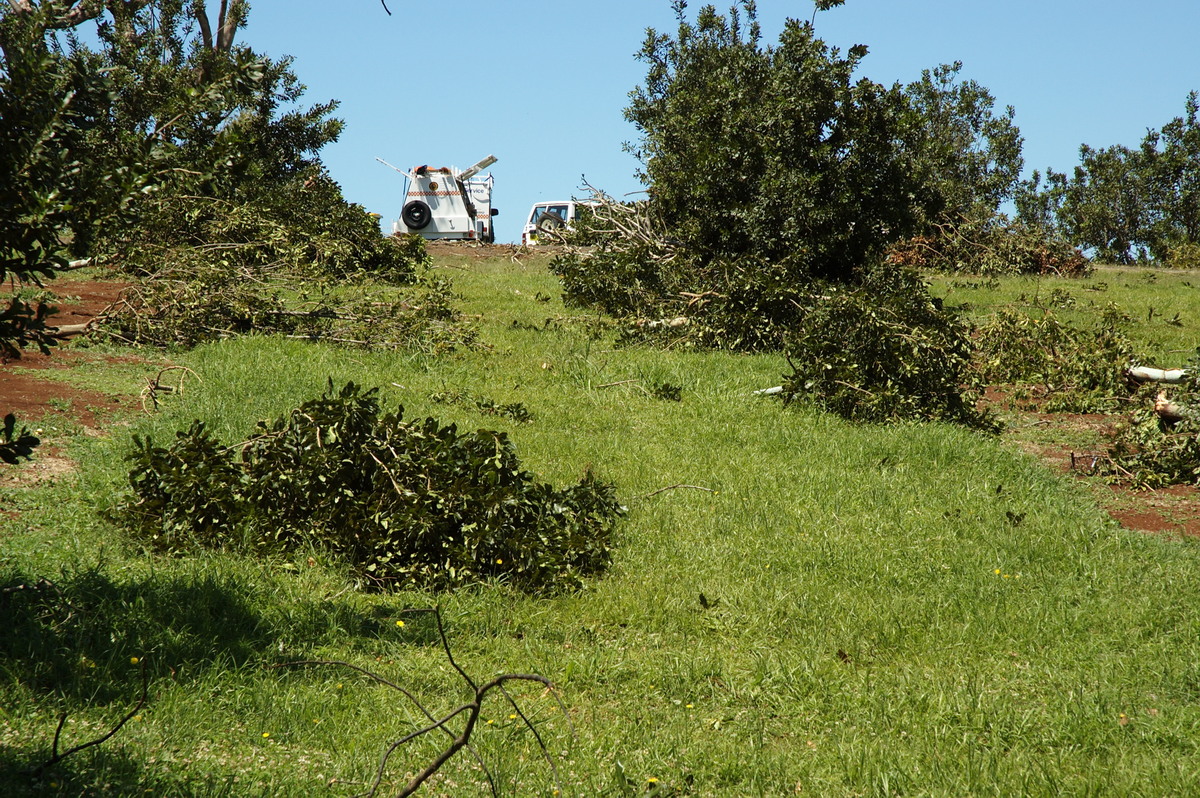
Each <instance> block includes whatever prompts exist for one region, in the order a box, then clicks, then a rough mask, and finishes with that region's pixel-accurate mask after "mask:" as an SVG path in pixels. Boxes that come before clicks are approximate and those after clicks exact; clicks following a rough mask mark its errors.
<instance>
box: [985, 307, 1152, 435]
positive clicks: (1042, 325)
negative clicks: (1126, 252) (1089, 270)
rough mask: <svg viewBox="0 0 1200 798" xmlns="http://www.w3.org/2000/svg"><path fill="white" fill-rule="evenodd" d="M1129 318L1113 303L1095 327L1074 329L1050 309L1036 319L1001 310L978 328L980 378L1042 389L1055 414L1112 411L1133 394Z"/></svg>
mask: <svg viewBox="0 0 1200 798" xmlns="http://www.w3.org/2000/svg"><path fill="white" fill-rule="evenodd" d="M1128 320H1129V319H1128V317H1126V316H1125V315H1124V314H1123V313H1122V312H1121V311H1120V310H1119V309H1117V308H1116V307H1115V306H1112V305H1109V306H1108V307H1105V308H1104V309H1103V310H1101V312H1100V313H1099V314H1097V316H1096V319H1095V322H1094V323H1093V325H1092V326H1091V327H1090V328H1078V327H1073V326H1071V325H1070V324H1067V323H1065V322H1063V321H1062V320H1060V319H1059V318H1058V317H1057V316H1056V315H1055V314H1054V313H1053V311H1051V310H1050V309H1046V310H1044V311H1043V312H1041V313H1040V314H1033V315H1031V314H1027V313H1022V312H1019V311H1015V310H1003V309H1002V310H1000V311H998V312H997V313H996V314H995V315H994V316H993V317H992V318H991V319H990V320H989V321H988V322H987V323H986V324H983V325H982V326H981V327H980V328H979V331H978V336H977V338H976V346H977V348H978V351H979V355H978V368H979V371H980V375H981V377H982V379H984V380H986V381H987V382H989V383H992V384H996V383H1020V384H1025V385H1035V386H1038V387H1039V388H1040V389H1041V391H1042V393H1043V396H1044V398H1045V399H1046V409H1047V410H1050V411H1063V412H1091V411H1096V410H1102V409H1111V406H1112V404H1113V401H1114V399H1115V398H1116V397H1122V396H1125V395H1127V394H1128V392H1129V389H1128V386H1127V384H1126V380H1125V371H1126V369H1128V367H1129V366H1130V365H1132V362H1133V360H1134V352H1133V345H1132V344H1131V343H1130V341H1129V339H1128V337H1126V335H1125V333H1124V330H1123V329H1122V328H1123V327H1124V325H1125V323H1126V322H1128Z"/></svg>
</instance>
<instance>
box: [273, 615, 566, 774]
mask: <svg viewBox="0 0 1200 798" xmlns="http://www.w3.org/2000/svg"><path fill="white" fill-rule="evenodd" d="M404 612H405V613H406V614H418V613H429V614H432V615H433V617H434V619H435V621H436V623H437V629H438V636H439V638H440V639H441V643H442V650H443V651H444V652H445V653H446V659H447V660H448V661H449V663H450V666H451V667H452V668H453V669H454V670H455V671H456V672H457V673H458V675H459V676H460V677H462V679H463V681H464V682H466V684H467V686H468V687H470V689H471V691H472V692H473V696H472V699H471V700H470V701H468V702H466V703H464V704H461V705H459V706H457V707H455V708H454V709H453V710H451V711H450V712H448V713H446V714H444V715H443V716H441V717H440V718H439V717H435V716H434V715H433V713H431V712H430V711H429V710H428V709H426V708H425V706H424V705H422V704H421V702H420V701H419V700H418V699H417V697H416V696H414V695H413V694H412V693H411V692H410V691H408V690H406V689H405V688H403V687H401V686H400V685H398V684H396V683H394V682H392V681H390V680H388V679H385V678H384V677H382V676H380V675H379V674H377V673H374V672H372V671H369V670H367V669H365V668H361V667H359V666H357V665H352V664H350V663H348V662H341V661H338V660H300V661H296V662H284V663H280V664H277V665H271V666H268V667H270V668H286V667H300V666H313V665H336V666H341V667H346V668H350V669H351V670H354V671H357V672H359V673H361V674H363V675H365V676H367V677H368V678H370V679H373V680H374V681H376V682H378V683H380V684H382V685H385V686H387V687H391V688H392V689H394V690H396V691H398V692H399V693H401V694H402V695H403V696H405V697H406V698H407V699H408V700H409V701H411V702H412V703H413V705H414V706H416V707H417V709H419V710H420V711H421V714H423V715H424V716H425V717H426V719H427V720H428V721H429V723H428V724H426V725H425V726H422V727H421V728H419V729H416V730H414V731H412V732H409V733H408V734H406V735H404V736H403V737H401V738H400V739H398V740H396V741H395V742H393V743H392V744H391V745H389V746H388V747H387V749H386V750H385V751H384V753H383V756H382V757H381V758H380V762H379V767H378V768H377V770H376V774H375V780H374V781H373V782H372V784H371V788H370V789H369V790H368V791H367V792H365V793H360V794H359V795H358V796H355V798H374V796H375V795H376V793H378V792H379V788H380V785H381V784H382V783H383V777H384V774H385V773H386V772H387V764H388V760H389V759H390V758H391V756H392V754H394V753H395V752H396V751H397V750H399V749H400V747H401V746H403V745H404V744H405V743H408V742H410V741H411V740H415V739H416V738H418V737H421V736H423V735H426V734H429V733H431V732H435V731H441V732H443V733H445V734H446V735H448V736H449V737H450V744H449V745H448V746H447V747H446V748H445V749H444V750H443V751H442V752H441V753H439V754H438V755H437V756H436V757H435V758H434V759H433V761H431V762H430V763H429V764H428V765H427V766H426V767H425V768H424V769H423V770H422V771H421V772H420V773H418V774H417V775H416V776H414V777H413V778H412V779H411V780H410V781H409V782H408V784H407V785H405V787H404V789H402V790H401V791H400V792H399V793H397V798H406V796H410V795H412V794H413V793H415V792H416V791H417V790H418V789H420V787H421V785H422V784H424V783H425V782H426V781H427V780H428V779H429V778H430V777H431V776H432V775H433V774H435V773H437V771H438V770H439V769H440V768H441V767H442V766H443V765H444V764H446V762H448V761H450V759H452V758H453V757H454V755H455V754H457V753H458V752H459V751H461V750H462V749H463V748H466V749H468V750H469V751H471V753H472V754H474V756H475V759H476V761H477V762H478V763H479V765H480V766H481V767H482V768H483V771H484V774H485V776H486V777H487V780H488V784H489V786H490V787H491V790H492V794H493V795H497V791H496V782H495V778H494V777H493V776H492V774H491V772H490V771H489V770H488V769H487V766H486V765H485V764H484V762H483V759H482V757H481V756H480V755H479V753H478V751H476V750H475V749H474V748H473V747H472V746H471V734H472V733H473V732H474V730H475V726H476V724H477V723H478V720H479V715H480V712H481V711H482V707H483V702H484V700H485V699H486V698H487V695H488V693H490V692H492V691H494V690H495V691H499V692H500V693H501V694H502V695H503V696H504V697H505V698H506V699H507V700H508V702H509V703H510V704H511V705H512V706H513V710H514V713H515V714H516V715H517V716H518V717H520V718H521V720H522V722H523V723H524V724H525V726H526V728H528V729H529V730H530V731H531V732H533V736H534V739H535V740H536V741H537V744H538V747H539V748H540V749H541V751H542V757H543V758H544V759H545V760H546V762H547V763H548V764H549V765H550V770H551V772H552V773H553V774H554V781H555V786H556V787H557V790H556V794H562V784H561V778H560V776H559V772H558V766H557V765H556V764H555V762H554V758H553V757H552V756H551V755H550V749H549V748H548V747H547V745H546V743H545V741H544V740H542V737H541V735H540V734H538V731H537V728H536V727H535V726H534V723H533V721H531V720H530V719H529V717H528V716H527V715H526V714H525V713H524V711H522V710H521V708H520V706H519V704H518V703H517V701H516V700H515V699H514V698H513V697H512V695H511V694H510V693H509V692H508V691H507V690H506V689H505V685H506V684H507V683H508V682H513V681H526V682H536V683H538V684H541V685H543V686H545V688H546V691H547V692H548V693H549V694H550V695H552V696H554V698H555V700H556V701H557V703H558V706H559V709H560V710H561V711H562V713H563V717H565V718H566V719H567V723H568V725H569V724H570V715H569V714H568V713H567V710H566V707H565V706H564V705H563V703H562V700H561V699H560V698H559V697H558V694H557V692H555V691H554V684H553V683H552V682H551V681H550V680H549V679H547V678H546V677H544V676H540V675H538V674H534V673H507V674H502V675H500V676H496V677H494V678H492V679H491V680H490V681H488V682H486V683H484V684H482V685H479V684H477V683H476V682H475V680H474V679H472V678H471V676H470V674H468V673H467V672H466V671H465V670H464V669H463V668H462V667H461V666H460V665H459V664H458V663H457V662H456V661H455V659H454V653H453V652H452V651H451V649H450V643H449V640H448V638H447V637H446V629H445V627H444V626H443V624H442V614H441V610H440V608H438V607H432V608H430V609H409V610H405V611H404ZM464 715H465V720H464V722H463V727H462V729H461V731H460V732H459V733H458V734H457V735H456V734H455V733H454V732H452V731H451V730H450V729H449V728H447V726H448V724H450V723H452V722H453V721H455V720H456V719H458V718H460V717H461V716H464ZM573 733H574V729H572V734H573Z"/></svg>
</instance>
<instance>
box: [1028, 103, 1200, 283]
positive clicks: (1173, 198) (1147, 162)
mask: <svg viewBox="0 0 1200 798" xmlns="http://www.w3.org/2000/svg"><path fill="white" fill-rule="evenodd" d="M1198 111H1200V100H1198V97H1197V93H1196V92H1194V91H1193V92H1191V93H1190V94H1189V95H1188V97H1187V101H1186V103H1185V105H1184V113H1183V115H1182V116H1177V117H1175V118H1174V119H1172V120H1171V121H1170V122H1168V123H1167V124H1165V125H1163V126H1162V129H1161V130H1154V129H1150V130H1149V131H1148V132H1147V133H1146V136H1145V138H1143V139H1142V143H1141V145H1140V146H1139V147H1137V148H1136V149H1131V148H1129V147H1125V146H1123V145H1113V146H1111V147H1104V148H1102V149H1094V148H1092V147H1090V146H1088V145H1087V144H1084V145H1082V146H1081V147H1080V148H1079V157H1080V163H1079V165H1078V166H1076V167H1075V169H1074V171H1073V172H1072V173H1071V174H1070V175H1068V174H1066V173H1062V172H1055V171H1054V170H1053V169H1047V170H1046V173H1045V175H1042V174H1041V173H1039V172H1034V173H1033V177H1032V178H1031V179H1030V180H1028V181H1026V182H1025V183H1023V184H1022V185H1021V187H1020V188H1019V189H1018V191H1017V193H1016V196H1015V201H1016V205H1017V209H1018V212H1019V214H1020V216H1021V218H1022V219H1025V220H1027V221H1028V222H1030V223H1031V224H1036V225H1040V226H1042V227H1045V228H1051V229H1056V230H1058V231H1060V232H1061V233H1062V234H1063V235H1065V236H1066V237H1067V238H1068V239H1069V240H1070V241H1072V242H1073V243H1075V244H1076V245H1077V246H1080V247H1084V248H1086V249H1088V250H1091V252H1092V253H1093V254H1094V256H1095V258H1097V259H1098V260H1104V261H1110V262H1115V263H1134V262H1144V261H1148V260H1154V261H1156V262H1159V263H1162V264H1165V265H1170V266H1180V267H1192V268H1195V267H1200V123H1198V122H1197V112H1198Z"/></svg>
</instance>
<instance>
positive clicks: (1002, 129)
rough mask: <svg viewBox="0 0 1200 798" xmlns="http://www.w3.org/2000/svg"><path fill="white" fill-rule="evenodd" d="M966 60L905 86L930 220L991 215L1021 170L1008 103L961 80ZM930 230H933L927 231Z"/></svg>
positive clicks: (1017, 138) (928, 72)
mask: <svg viewBox="0 0 1200 798" xmlns="http://www.w3.org/2000/svg"><path fill="white" fill-rule="evenodd" d="M961 70H962V62H961V61H956V62H955V63H953V64H943V65H941V66H939V67H937V68H936V69H933V70H928V69H927V70H925V71H923V72H922V73H921V79H920V80H918V81H914V82H913V83H910V84H908V86H906V87H905V96H906V97H907V99H908V103H909V107H910V109H911V111H910V113H911V121H910V125H911V126H912V128H913V131H914V132H913V134H912V135H913V138H914V144H913V145H912V146H913V149H914V151H915V158H914V161H915V164H914V165H915V168H916V169H917V170H918V171H919V172H920V173H921V175H922V182H923V183H924V184H925V188H926V191H927V192H928V199H927V205H926V207H925V208H924V214H925V217H926V220H927V222H940V221H945V220H951V219H956V218H962V217H969V216H984V217H991V216H992V215H994V214H995V213H996V211H997V210H998V209H999V207H1000V204H1001V203H1002V202H1004V201H1005V200H1007V199H1009V198H1010V197H1011V196H1012V194H1013V190H1014V189H1015V187H1016V185H1017V181H1018V178H1019V177H1020V173H1021V166H1022V164H1023V159H1022V158H1021V132H1020V130H1018V128H1017V126H1016V124H1015V123H1014V122H1013V117H1014V114H1015V111H1014V110H1013V108H1012V106H1008V107H1007V108H1006V109H1005V111H1004V113H1003V114H1002V115H999V116H997V115H995V114H994V113H993V111H992V109H993V108H994V107H995V102H996V101H995V98H994V97H992V94H991V92H989V91H988V90H987V89H986V88H985V87H983V86H981V85H979V84H978V83H976V82H975V81H973V80H964V81H959V80H958V74H959V72H960V71H961ZM927 232H928V231H927Z"/></svg>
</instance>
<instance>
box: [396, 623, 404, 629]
mask: <svg viewBox="0 0 1200 798" xmlns="http://www.w3.org/2000/svg"><path fill="white" fill-rule="evenodd" d="M396 626H398V627H400V628H401V629H403V628H404V621H396Z"/></svg>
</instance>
